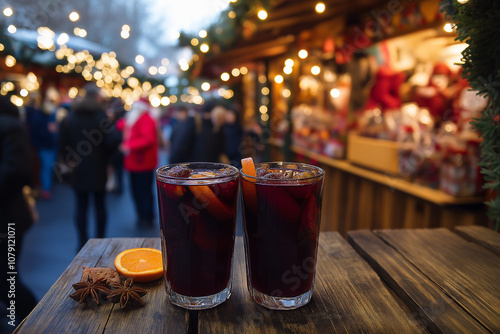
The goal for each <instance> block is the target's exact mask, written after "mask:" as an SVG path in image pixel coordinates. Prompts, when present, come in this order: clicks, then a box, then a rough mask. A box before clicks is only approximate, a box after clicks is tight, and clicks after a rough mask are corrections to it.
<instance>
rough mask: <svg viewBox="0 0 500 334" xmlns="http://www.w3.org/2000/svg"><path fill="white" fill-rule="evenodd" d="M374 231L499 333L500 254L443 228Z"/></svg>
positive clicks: (468, 310)
mask: <svg viewBox="0 0 500 334" xmlns="http://www.w3.org/2000/svg"><path fill="white" fill-rule="evenodd" d="M375 233H376V234H377V235H378V236H380V237H381V238H382V239H383V240H384V241H385V242H386V243H388V244H389V245H391V246H392V247H394V248H395V249H396V250H397V251H398V252H399V253H400V254H401V255H402V256H403V257H404V258H405V259H406V260H407V261H408V262H410V263H411V264H412V265H414V266H415V267H416V268H418V270H419V271H421V272H422V274H424V275H425V276H426V277H428V278H429V280H430V281H432V282H433V283H434V284H436V285H437V286H438V287H439V288H440V289H442V290H443V291H444V293H445V294H446V295H448V296H449V297H450V298H452V299H453V300H454V301H455V302H456V303H457V304H459V305H460V306H461V307H462V308H463V309H464V310H467V312H468V313H469V314H471V315H472V316H473V317H474V318H476V320H477V321H479V322H480V323H481V325H482V326H484V327H485V328H487V329H488V330H489V331H491V332H493V333H499V332H500V289H499V282H500V266H499V264H500V257H499V256H498V255H496V254H494V253H493V252H491V251H490V250H488V249H486V248H484V247H482V246H479V245H477V244H475V243H472V242H469V241H467V240H465V239H463V238H461V237H460V236H458V235H456V234H455V233H453V232H451V231H449V230H447V229H444V228H436V229H411V230H403V229H401V230H379V231H375Z"/></svg>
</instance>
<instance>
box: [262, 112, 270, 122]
mask: <svg viewBox="0 0 500 334" xmlns="http://www.w3.org/2000/svg"><path fill="white" fill-rule="evenodd" d="M260 119H261V120H262V121H263V122H267V121H268V120H269V115H268V114H262V115H260Z"/></svg>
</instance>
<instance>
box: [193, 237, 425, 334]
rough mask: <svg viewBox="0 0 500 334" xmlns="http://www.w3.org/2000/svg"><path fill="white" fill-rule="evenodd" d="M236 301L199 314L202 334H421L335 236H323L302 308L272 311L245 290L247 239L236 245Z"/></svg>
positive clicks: (234, 294)
mask: <svg viewBox="0 0 500 334" xmlns="http://www.w3.org/2000/svg"><path fill="white" fill-rule="evenodd" d="M233 273H234V276H233V290H232V296H231V298H230V299H229V300H228V301H227V302H226V303H224V304H222V305H220V306H218V307H217V308H215V309H211V310H206V311H201V312H200V313H199V327H198V330H199V333H238V332H248V333H347V332H354V333H361V332H365V333H367V332H371V333H376V332H378V333H382V332H386V333H402V332H405V333H416V332H420V328H419V326H418V324H416V323H415V321H414V320H413V319H411V318H410V317H409V316H408V315H407V314H406V313H405V312H404V311H403V309H402V307H401V305H400V304H399V303H398V302H397V301H396V300H395V299H394V297H392V296H391V294H390V292H389V291H388V290H387V288H386V287H385V286H384V284H383V283H382V282H381V280H380V278H379V277H378V276H377V274H376V273H375V272H374V271H373V270H372V269H371V268H370V267H369V265H368V264H367V263H366V262H365V261H363V259H362V258H361V257H360V256H359V255H358V254H357V253H356V252H355V251H354V249H352V248H351V247H350V246H349V245H348V244H347V242H346V241H345V240H344V239H343V238H342V237H341V236H340V234H339V233H336V232H325V233H322V234H321V237H320V242H319V249H318V263H317V274H316V287H315V291H314V295H313V298H312V300H311V302H310V303H309V304H307V305H305V306H303V307H301V308H299V309H296V310H290V311H272V310H268V309H266V308H263V307H261V306H259V305H257V304H256V303H255V302H253V300H252V299H251V298H250V295H249V293H248V291H247V288H246V273H245V264H244V247H243V240H242V238H238V240H237V243H236V253H235V258H234V272H233Z"/></svg>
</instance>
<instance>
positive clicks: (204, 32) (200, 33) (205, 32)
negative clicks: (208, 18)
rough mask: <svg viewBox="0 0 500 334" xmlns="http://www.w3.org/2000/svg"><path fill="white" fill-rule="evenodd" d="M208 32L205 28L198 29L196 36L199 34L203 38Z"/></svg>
mask: <svg viewBox="0 0 500 334" xmlns="http://www.w3.org/2000/svg"><path fill="white" fill-rule="evenodd" d="M207 35H208V33H207V31H206V30H205V29H203V30H200V32H199V33H198V36H200V38H205V37H207Z"/></svg>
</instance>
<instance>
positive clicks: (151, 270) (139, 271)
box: [115, 248, 163, 282]
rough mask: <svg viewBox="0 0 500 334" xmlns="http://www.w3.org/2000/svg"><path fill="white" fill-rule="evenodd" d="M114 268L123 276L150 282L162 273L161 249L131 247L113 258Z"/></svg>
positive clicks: (137, 280)
mask: <svg viewBox="0 0 500 334" xmlns="http://www.w3.org/2000/svg"><path fill="white" fill-rule="evenodd" d="M115 268H116V271H118V273H120V275H122V276H123V277H125V278H133V279H134V281H136V282H151V281H154V280H157V279H158V278H160V277H162V275H163V265H162V258H161V251H159V250H158V249H154V248H131V249H127V250H124V251H123V252H121V253H120V254H118V255H117V256H116V258H115Z"/></svg>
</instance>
